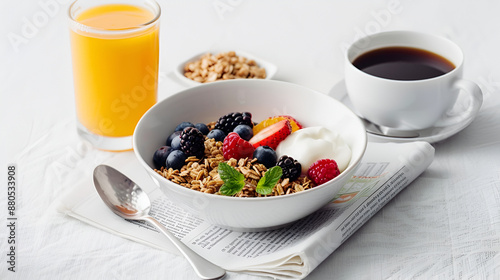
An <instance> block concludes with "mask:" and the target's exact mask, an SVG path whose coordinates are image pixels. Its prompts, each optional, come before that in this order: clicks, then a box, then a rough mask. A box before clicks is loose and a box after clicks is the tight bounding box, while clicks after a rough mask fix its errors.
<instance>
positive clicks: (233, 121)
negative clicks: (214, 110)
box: [215, 112, 253, 135]
mask: <svg viewBox="0 0 500 280" xmlns="http://www.w3.org/2000/svg"><path fill="white" fill-rule="evenodd" d="M239 124H246V125H248V126H250V127H253V122H252V114H250V113H249V112H243V113H239V112H233V113H229V114H226V115H224V116H222V117H220V118H219V120H218V121H217V123H216V124H215V128H217V129H220V130H222V131H224V133H225V134H226V135H227V134H229V133H230V132H232V131H233V129H234V128H235V127H236V126H237V125H239Z"/></svg>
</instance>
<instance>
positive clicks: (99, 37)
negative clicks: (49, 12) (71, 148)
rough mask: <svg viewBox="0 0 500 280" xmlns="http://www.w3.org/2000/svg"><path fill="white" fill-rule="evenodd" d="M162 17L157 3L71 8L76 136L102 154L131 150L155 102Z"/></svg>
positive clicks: (87, 1) (84, 1) (130, 0)
mask: <svg viewBox="0 0 500 280" xmlns="http://www.w3.org/2000/svg"><path fill="white" fill-rule="evenodd" d="M160 14H161V10H160V6H159V5H158V3H156V2H155V1H153V0H135V1H134V0H115V1H112V0H77V1H75V2H74V3H73V4H72V5H71V6H70V8H69V19H70V40H71V52H72V59H73V80H74V90H75V103H76V115H77V130H78V133H79V134H80V136H82V137H83V138H84V139H87V140H88V141H90V142H91V143H92V144H93V145H94V146H95V147H97V148H99V149H103V150H110V151H121V150H129V149H131V148H132V134H133V132H134V129H135V126H136V124H137V122H138V121H139V119H140V118H141V117H142V115H143V114H144V113H145V112H146V111H147V110H148V109H149V108H150V107H151V106H153V105H154V104H155V103H156V101H157V88H158V61H159V19H160Z"/></svg>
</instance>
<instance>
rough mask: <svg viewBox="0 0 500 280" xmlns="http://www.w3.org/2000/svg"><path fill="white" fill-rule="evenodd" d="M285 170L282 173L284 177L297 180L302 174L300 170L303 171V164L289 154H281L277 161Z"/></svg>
mask: <svg viewBox="0 0 500 280" xmlns="http://www.w3.org/2000/svg"><path fill="white" fill-rule="evenodd" d="M276 165H278V166H279V167H281V169H282V170H283V175H281V178H282V179H285V178H288V179H290V181H295V180H297V178H299V176H300V172H301V171H302V165H300V163H299V162H298V161H297V160H295V159H293V158H292V157H289V156H281V157H280V158H279V159H278V163H276Z"/></svg>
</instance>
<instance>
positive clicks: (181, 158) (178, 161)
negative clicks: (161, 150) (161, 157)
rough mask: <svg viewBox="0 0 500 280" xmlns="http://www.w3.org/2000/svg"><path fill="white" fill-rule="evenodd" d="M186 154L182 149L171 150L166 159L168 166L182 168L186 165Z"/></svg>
mask: <svg viewBox="0 0 500 280" xmlns="http://www.w3.org/2000/svg"><path fill="white" fill-rule="evenodd" d="M185 160H186V155H185V154H184V153H183V152H182V151H181V150H175V151H172V152H170V154H169V155H168V157H167V160H166V166H165V167H166V168H173V169H181V168H182V166H184V163H185Z"/></svg>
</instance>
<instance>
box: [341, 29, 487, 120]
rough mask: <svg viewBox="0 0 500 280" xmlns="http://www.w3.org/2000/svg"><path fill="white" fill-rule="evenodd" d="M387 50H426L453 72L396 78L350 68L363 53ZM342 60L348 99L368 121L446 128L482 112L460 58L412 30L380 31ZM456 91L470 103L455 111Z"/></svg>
mask: <svg viewBox="0 0 500 280" xmlns="http://www.w3.org/2000/svg"><path fill="white" fill-rule="evenodd" d="M385 47H412V48H418V49H423V50H427V51H430V52H432V53H434V54H437V55H440V56H442V57H444V58H446V59H447V60H449V61H450V62H451V63H453V64H454V65H455V68H454V69H453V70H451V71H449V72H447V73H445V74H443V75H441V76H437V77H434V78H427V79H421V80H394V79H388V78H380V77H377V76H374V75H371V74H367V73H365V72H363V71H362V70H360V69H358V68H357V67H356V66H354V65H353V61H354V60H355V59H356V58H357V57H359V56H360V55H361V54H364V53H366V52H368V51H372V50H375V49H380V48H385ZM346 56H347V57H346V58H347V61H346V63H345V83H346V88H347V93H348V96H349V98H350V100H351V102H352V104H353V105H354V108H355V110H356V111H357V112H358V113H359V114H360V115H361V116H362V117H364V118H365V119H367V120H369V121H371V122H372V123H375V124H378V125H382V126H386V127H389V128H394V129H401V130H420V129H426V128H430V127H445V126H450V125H453V124H457V123H460V122H463V121H465V120H468V119H469V118H473V117H474V116H475V115H476V114H477V112H478V111H479V109H480V108H481V105H482V102H483V94H482V92H481V89H480V88H479V87H478V86H477V84H475V83H473V82H471V81H468V80H464V79H463V78H462V73H463V62H464V55H463V53H462V50H461V49H460V47H458V46H457V45H456V44H455V43H453V42H452V41H450V40H448V39H445V38H442V37H439V36H434V35H430V34H425V33H419V32H413V31H389V32H382V33H377V34H373V35H370V36H367V37H364V38H361V39H359V40H357V41H356V42H354V43H353V44H352V45H351V46H350V47H349V49H348V50H347V53H346ZM460 92H463V93H464V94H466V95H467V98H469V99H470V102H468V106H467V108H462V110H460V112H456V111H457V110H456V108H453V107H454V105H455V103H456V101H457V97H458V95H459V93H460ZM452 108H453V110H452V111H453V112H450V110H451V109H452Z"/></svg>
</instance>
